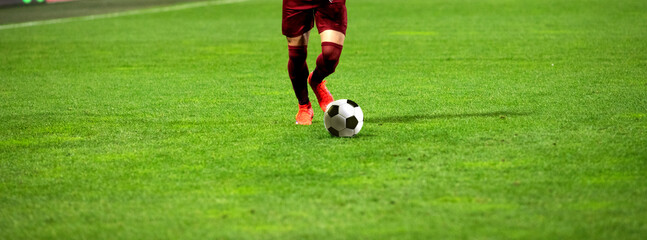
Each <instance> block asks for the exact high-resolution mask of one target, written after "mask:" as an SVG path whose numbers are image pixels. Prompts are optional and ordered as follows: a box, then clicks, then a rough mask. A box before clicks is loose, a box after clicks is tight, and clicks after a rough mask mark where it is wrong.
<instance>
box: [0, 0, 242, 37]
mask: <svg viewBox="0 0 647 240" xmlns="http://www.w3.org/2000/svg"><path fill="white" fill-rule="evenodd" d="M246 1H249V0H221V1H203V2H192V3H184V4H177V5H173V6H167V7H155V8H147V9H142V10H131V11H125V12H116V13H106V14H97V15H89V16H83V17H71V18H59V19H52V20H43V21H31V22H24V23H14V24H6V25H0V30H4V29H13V28H24V27H32V26H41V25H49V24H60V23H68V22H78V21H90V20H95V19H105V18H115V17H122V16H132V15H142V14H151V13H162V12H171V11H180V10H185V9H191V8H199V7H206V6H213V5H222V4H231V3H240V2H246Z"/></svg>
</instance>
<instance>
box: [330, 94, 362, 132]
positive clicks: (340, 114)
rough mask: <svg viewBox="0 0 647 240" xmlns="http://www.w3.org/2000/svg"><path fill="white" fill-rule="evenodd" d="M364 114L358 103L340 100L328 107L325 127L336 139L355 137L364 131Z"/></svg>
mask: <svg viewBox="0 0 647 240" xmlns="http://www.w3.org/2000/svg"><path fill="white" fill-rule="evenodd" d="M363 124H364V113H363V112H362V109H361V108H360V107H359V105H357V103H355V102H353V101H351V100H348V99H339V100H337V101H334V102H331V103H330V104H328V106H327V107H326V114H324V126H325V127H326V129H327V130H328V132H330V134H331V135H333V136H335V137H354V136H355V135H357V133H359V130H362V125H363Z"/></svg>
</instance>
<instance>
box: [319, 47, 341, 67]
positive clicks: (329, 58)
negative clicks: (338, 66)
mask: <svg viewBox="0 0 647 240" xmlns="http://www.w3.org/2000/svg"><path fill="white" fill-rule="evenodd" d="M342 48H343V46H342V45H339V44H336V43H328V42H324V43H322V44H321V54H322V57H323V59H324V61H326V62H337V61H339V57H340V56H341V50H342Z"/></svg>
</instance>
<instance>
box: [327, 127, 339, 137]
mask: <svg viewBox="0 0 647 240" xmlns="http://www.w3.org/2000/svg"><path fill="white" fill-rule="evenodd" d="M328 132H330V135H333V136H335V137H339V131H337V129H335V128H333V127H329V128H328Z"/></svg>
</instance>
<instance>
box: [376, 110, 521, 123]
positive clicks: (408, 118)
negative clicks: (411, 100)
mask: <svg viewBox="0 0 647 240" xmlns="http://www.w3.org/2000/svg"><path fill="white" fill-rule="evenodd" d="M527 115H530V113H527V112H509V111H496V112H484V113H455V114H415V115H402V116H386V117H370V116H365V118H364V121H365V122H371V123H378V124H379V123H408V122H415V121H423V120H432V119H450V118H468V117H496V118H502V119H505V118H507V117H510V116H527Z"/></svg>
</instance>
